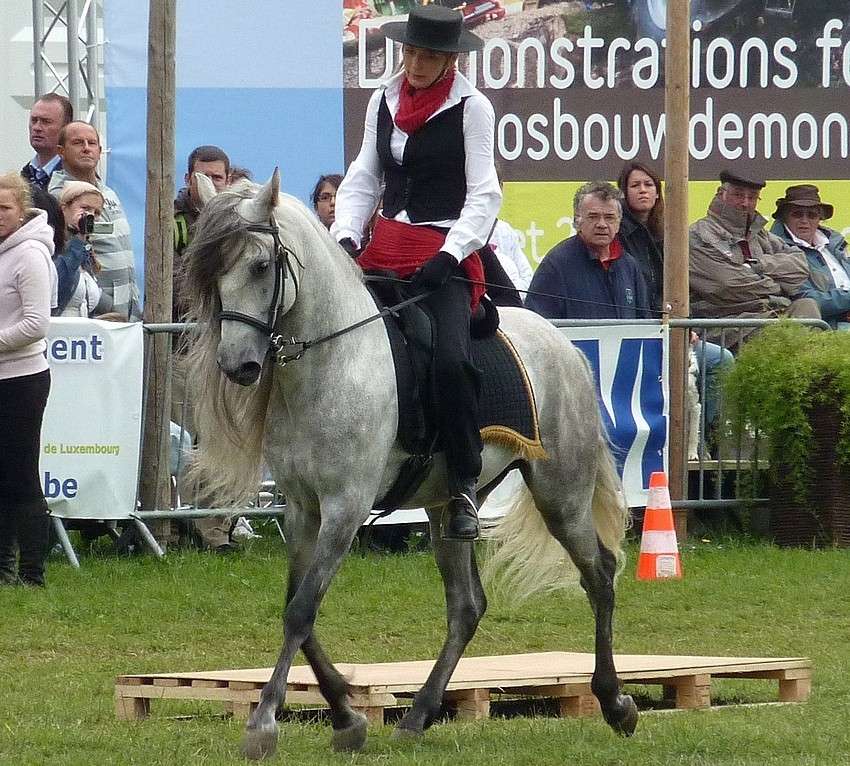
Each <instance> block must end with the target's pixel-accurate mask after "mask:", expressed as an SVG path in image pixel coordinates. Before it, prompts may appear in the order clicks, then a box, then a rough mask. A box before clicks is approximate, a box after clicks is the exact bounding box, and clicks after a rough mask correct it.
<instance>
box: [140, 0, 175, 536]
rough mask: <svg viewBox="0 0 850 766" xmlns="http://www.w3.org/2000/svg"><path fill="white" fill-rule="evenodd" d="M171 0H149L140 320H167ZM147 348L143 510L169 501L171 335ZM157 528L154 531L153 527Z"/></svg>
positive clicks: (172, 90) (170, 241) (170, 224)
mask: <svg viewBox="0 0 850 766" xmlns="http://www.w3.org/2000/svg"><path fill="white" fill-rule="evenodd" d="M175 6H176V0H150V4H149V9H150V11H149V22H148V125H147V189H146V198H145V199H146V201H145V315H144V316H145V322H148V323H150V322H170V321H171V300H172V295H171V278H172V262H173V257H174V246H173V233H172V232H173V225H174V224H173V214H174V213H173V204H174V203H173V194H174V93H175V80H174V50H175V37H176V35H175V17H176V9H175ZM148 340H149V341H150V346H149V347H148V348H149V353H148V354H147V361H148V367H147V370H146V371H145V374H146V376H147V377H146V379H147V384H148V386H147V407H146V411H145V423H144V429H145V431H144V440H143V443H142V469H141V479H140V490H139V492H140V498H141V501H142V508H143V509H144V510H157V509H165V508H168V507H169V506H170V500H171V492H170V482H171V479H170V475H169V470H168V456H169V455H168V450H169V430H168V424H169V415H170V409H171V408H170V388H171V380H170V378H171V338H170V337H169V336H168V335H164V334H160V335H153V336H151V337H150V338H148ZM155 534H156V533H155Z"/></svg>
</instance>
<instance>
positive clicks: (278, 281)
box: [218, 216, 304, 340]
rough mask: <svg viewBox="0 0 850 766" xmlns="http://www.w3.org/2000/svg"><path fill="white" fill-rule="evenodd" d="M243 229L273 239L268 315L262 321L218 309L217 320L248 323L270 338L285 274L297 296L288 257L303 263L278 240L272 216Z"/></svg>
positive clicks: (296, 284)
mask: <svg viewBox="0 0 850 766" xmlns="http://www.w3.org/2000/svg"><path fill="white" fill-rule="evenodd" d="M245 231H251V232H255V233H257V234H271V235H272V239H273V240H274V292H273V293H272V300H271V304H270V305H269V315H268V318H267V319H266V321H265V322H264V321H263V320H262V319H257V317H253V316H251V315H250V314H243V313H242V312H241V311H219V312H218V320H219V321H221V320H222V319H231V320H233V321H234V322H242V324H247V325H250V326H251V327H254V328H256V329H257V330H259V331H260V332H262V333H263V334H264V335H267V336H269V339H270V340H271V338H272V336H273V334H274V328H275V325H276V324H277V319H278V312H279V311H280V308H281V306H283V299H284V295H285V292H286V279H287V274H288V275H289V276H291V277H292V284H294V285H295V298H298V277H297V276H296V275H295V270H294V269H293V268H292V262H291V261H290V260H289V258H290V256H292V257H293V258H294V259H295V260H296V262H297V263H298V265H299V266H300V267H301V268H302V269H303V268H304V264H303V263H301V261H300V260H299V259H298V256H297V255H295V253H294V252H293V251H292V250H290V249H289V248H288V247H287V246H286V245H284V244H283V242H281V241H280V229H279V228H278V225H277V221H275V219H274V216H272V217H271V218H270V219H269V222H268V224H261V223H252V224H250V225H249V226H246V227H245Z"/></svg>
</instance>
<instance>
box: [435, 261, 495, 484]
mask: <svg viewBox="0 0 850 766" xmlns="http://www.w3.org/2000/svg"><path fill="white" fill-rule="evenodd" d="M455 275H456V276H460V277H465V276H466V275H465V274H464V273H463V271H462V270H461V269H460V267H458V268H456V269H455ZM469 300H470V289H469V286H468V285H467V284H465V283H464V282H459V281H456V280H453V279H450V280H449V281H448V283H447V284H446V285H445V286H444V287H442V288H440V289H439V290H436V291H435V292H433V293H431V295H429V296H428V298H426V299H425V301H424V303H425V305H426V306H428V308H429V309H430V311H431V313H432V314H433V316H434V324H435V326H436V338H435V359H434V380H435V386H436V395H437V417H438V420H439V426H440V431H441V433H442V436H443V442H444V444H445V448H446V459H447V463H448V471H449V483H450V489H451V490H452V491H454V490H456V489H457V487H458V484H459V483H460V482H463V481H467V480H475V479H477V478H478V474H480V473H481V449H482V444H481V434H480V432H479V429H478V392H479V389H480V385H481V384H480V381H479V374H480V373H479V371H478V369H477V368H476V367H475V365H474V364H473V363H472V339H471V337H470V334H469V321H470V317H471V309H470V306H469Z"/></svg>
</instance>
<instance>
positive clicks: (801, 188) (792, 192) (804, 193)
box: [773, 184, 835, 220]
mask: <svg viewBox="0 0 850 766" xmlns="http://www.w3.org/2000/svg"><path fill="white" fill-rule="evenodd" d="M792 205H793V206H794V207H819V208H820V212H821V218H823V220H827V219H828V218H832V214H833V213H834V212H835V210H834V208H833V207H832V205H830V204H829V203H828V202H821V201H820V190H819V189H818V187H817V186H815V185H814V184H795V185H794V186H789V187H788V188H787V189H786V190H785V196H784V197H780V198H779V199H778V200H776V210H774V211H773V217H774V218H779V217H780V216H781V215H782V208H783V207H786V206H792Z"/></svg>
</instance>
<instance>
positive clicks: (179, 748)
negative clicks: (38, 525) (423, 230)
mask: <svg viewBox="0 0 850 766" xmlns="http://www.w3.org/2000/svg"><path fill="white" fill-rule="evenodd" d="M629 554H630V558H629V563H628V565H627V569H626V571H625V573H624V575H623V577H622V578H621V580H620V584H619V588H618V610H617V614H616V618H615V628H616V641H615V651H618V652H623V653H655V654H665V653H672V654H709V655H739V656H809V657H811V658H812V659H813V660H814V663H815V678H814V686H813V694H812V698H811V700H810V701H809V702H807V703H806V704H802V705H784V706H774V707H739V708H727V709H722V710H716V711H700V712H686V713H674V714H667V713H649V714H646V715H644V716H643V717H642V719H641V721H640V723H639V725H638V730H637V732H636V734H635V736H634V737H633V738H632V739H630V740H622V739H619V738H617V737H616V736H615V735H614V734H613V733H612V732H611V731H610V730H609V729H608V728H607V727H606V726H605V725H604V724H603V722H602V720H601V717H600V718H589V719H558V718H552V717H546V716H538V717H512V718H495V719H491V720H489V721H483V722H475V723H457V722H453V721H452V722H446V723H439V724H437V725H435V726H434V727H433V728H432V729H430V730H429V731H428V732H427V733H426V735H425V737H424V738H423V739H422V740H421V741H419V742H396V741H395V740H393V739H392V738H391V732H392V729H391V728H390V727H384V728H383V729H377V730H374V731H372V732H371V733H370V738H369V741H368V743H367V746H366V749H365V750H364V751H363V752H362V753H359V754H357V755H354V756H344V755H338V754H334V753H332V752H331V750H330V728H329V725H326V724H320V723H308V722H286V723H282V725H281V738H280V746H279V750H278V753H277V755H276V756H275V758H274V759H273V760H272V761H271V762H272V763H297V764H343V763H353V764H370V765H371V764H376V765H377V764H381V765H383V764H396V763H398V764H420V763H421V764H429V765H431V764H452V766H458V765H459V764H486V765H487V766H495V765H496V764H593V765H594V766H616V765H618V764H640V765H641V766H649V765H653V766H654V765H656V764H657V765H658V766H662V765H664V766H667V765H668V764H694V765H696V764H700V765H703V764H704V765H706V766H709V765H711V766H715V765H717V766H719V765H720V764H730V765H731V764H736V765H737V764H752V765H753V766H756V765H758V766H763V765H765V764H782V766H788V765H790V764H818V765H820V764H823V765H824V766H833V765H835V766H838V765H839V764H850V729H849V727H848V722H850V676H848V668H850V648H848V644H849V643H850V552H848V551H825V552H812V551H800V550H793V551H789V550H779V549H777V548H772V547H769V546H765V545H758V544H745V543H739V542H734V541H729V540H723V541H713V542H700V541H696V542H694V543H689V544H687V545H685V546H684V547H683V554H682V558H683V564H684V568H685V578H684V580H682V581H678V582H670V581H668V582H660V583H649V584H647V583H638V582H636V581H635V580H634V577H633V572H634V567H635V556H636V551H635V550H634V548H631V549H630V551H629ZM81 559H82V569H81V570H80V571H74V570H73V569H71V568H70V567H69V566H68V565H67V564H66V563H65V562H64V561H63V560H62V559H61V558H60V557H58V556H56V555H54V556H53V557H52V558H51V560H50V565H49V570H48V577H49V587H48V588H47V589H45V590H43V591H36V590H27V589H22V588H9V587H6V588H2V589H0V615H2V618H0V711H2V713H1V714H0V764H2V766H7V765H11V764H69V765H71V764H73V765H75V766H76V765H79V766H84V765H85V766H92V765H95V764H96V765H99V764H145V765H146V766H153V765H154V764H234V763H242V762H243V761H242V759H241V758H240V757H239V756H238V743H239V739H240V736H241V732H242V723H241V722H239V721H235V720H228V719H226V718H224V717H222V715H221V707H220V706H217V705H215V704H213V703H207V702H177V701H164V702H154V703H153V704H152V707H151V717H150V718H149V719H147V720H145V721H142V722H129V723H128V722H125V721H118V720H116V718H115V715H114V710H113V684H114V679H115V676H116V675H118V674H122V673H134V672H136V673H144V672H168V671H180V670H184V671H188V670H200V669H221V668H238V667H261V666H265V665H272V664H274V660H275V657H276V654H277V651H278V648H279V640H280V632H281V629H280V613H281V598H282V593H283V588H284V569H285V567H284V554H283V551H282V545H281V543H280V541H279V540H276V539H275V538H274V537H273V536H272V534H271V532H268V531H267V532H266V537H264V539H262V540H259V541H255V543H254V544H253V545H252V546H251V547H250V549H249V550H246V551H245V552H242V553H239V554H236V555H233V556H230V557H217V556H213V555H211V554H199V553H195V552H178V553H173V554H169V556H168V558H167V559H166V560H164V561H156V560H154V559H153V558H151V557H136V558H118V557H116V556H114V555H111V554H109V553H107V552H106V551H105V550H103V549H102V548H101V549H98V550H96V551H94V552H93V553H87V554H83V555H82V557H81ZM444 626H445V618H444V611H443V596H442V587H441V584H440V581H439V576H438V574H437V571H436V567H435V566H434V563H433V560H432V558H431V556H430V554H428V553H411V554H407V555H403V556H397V555H380V554H369V555H367V556H366V557H361V556H359V555H352V556H351V557H350V558H349V559H348V561H347V562H346V563H345V565H344V566H343V569H342V571H341V572H340V574H339V576H338V577H337V579H336V581H335V583H334V586H333V587H332V588H331V591H330V594H329V595H328V598H327V599H326V601H325V603H324V605H323V607H322V610H321V614H320V618H319V622H318V633H319V636H320V637H321V639H322V640H323V641H324V643H325V645H326V647H327V648H328V650H329V652H330V654H331V656H332V657H333V658H334V659H335V660H339V661H348V662H369V661H387V660H402V659H425V658H431V657H434V656H435V654H436V652H437V650H438V647H439V646H440V643H441V641H442V638H443V633H444ZM592 631H593V627H592V618H591V615H590V610H589V608H588V606H587V604H586V602H585V601H584V598H583V596H581V595H578V594H558V595H556V596H550V597H545V598H541V599H539V600H536V601H534V602H532V603H529V604H526V605H525V606H524V607H522V608H506V607H505V606H504V605H500V604H499V603H491V605H490V609H489V611H488V613H487V615H486V616H485V618H484V620H483V622H482V624H481V627H480V629H479V631H478V635H477V637H476V638H475V641H474V642H473V643H472V645H471V646H470V647H469V649H468V652H467V654H469V655H473V654H478V655H483V654H499V653H516V652H532V651H548V650H570V651H591V650H592V647H593V640H592ZM299 661H301V660H300V659H299ZM654 688H657V687H654ZM713 694H714V696H715V697H719V698H721V699H722V700H725V701H737V702H759V701H768V700H773V699H775V698H776V684H775V682H769V681H753V680H750V681H734V680H720V681H716V682H715V685H714V686H713Z"/></svg>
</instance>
